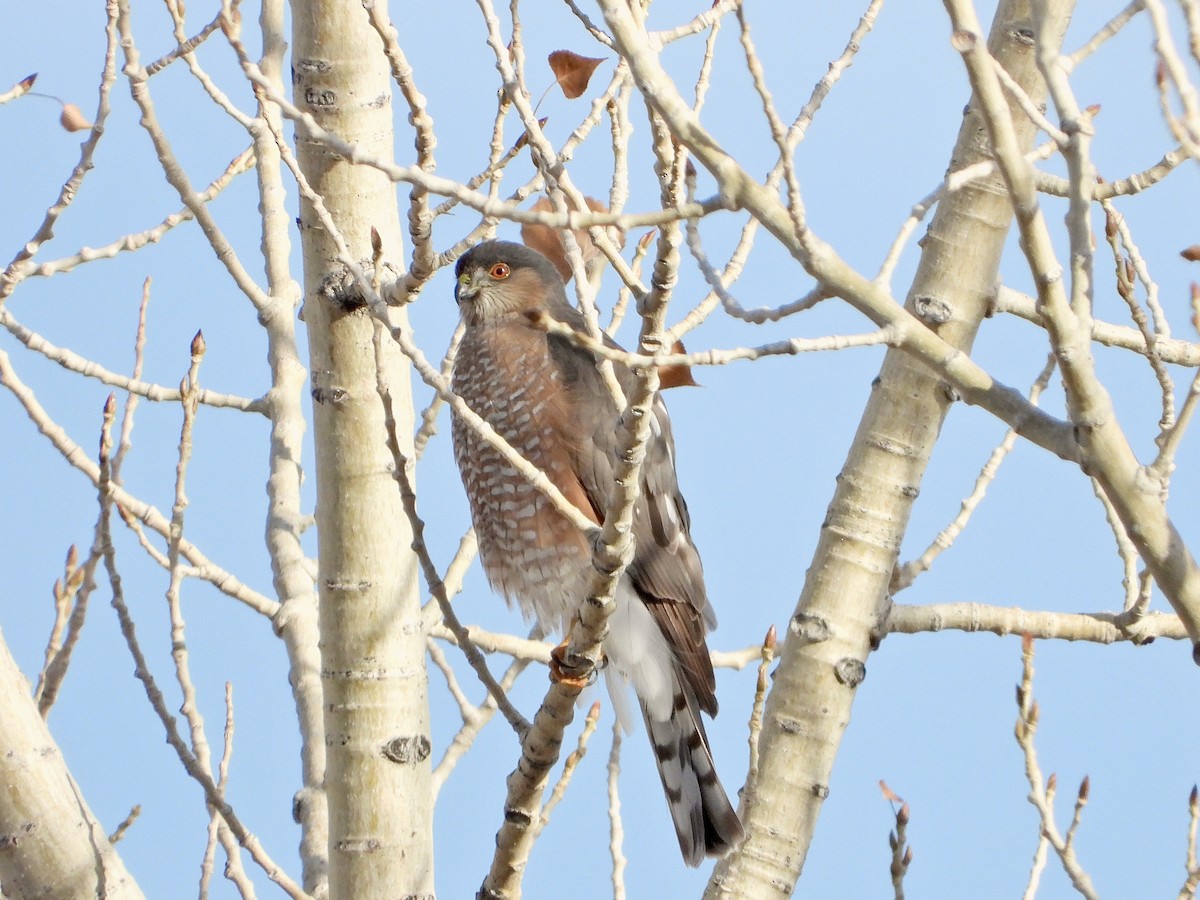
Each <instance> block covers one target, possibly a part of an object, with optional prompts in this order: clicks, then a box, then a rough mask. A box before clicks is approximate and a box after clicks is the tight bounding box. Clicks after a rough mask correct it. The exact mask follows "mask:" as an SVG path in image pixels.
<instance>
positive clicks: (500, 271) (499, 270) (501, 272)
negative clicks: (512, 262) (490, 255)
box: [488, 263, 512, 281]
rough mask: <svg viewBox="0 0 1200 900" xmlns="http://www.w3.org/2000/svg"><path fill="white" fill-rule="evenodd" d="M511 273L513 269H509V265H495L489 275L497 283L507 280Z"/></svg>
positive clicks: (489, 270)
mask: <svg viewBox="0 0 1200 900" xmlns="http://www.w3.org/2000/svg"><path fill="white" fill-rule="evenodd" d="M511 272H512V269H510V268H509V267H508V263H495V264H494V265H493V266H492V267H491V268H490V269H488V274H489V275H491V276H492V277H493V278H495V279H496V280H497V281H501V280H503V279H505V278H507V277H508V276H509V274H510V273H511Z"/></svg>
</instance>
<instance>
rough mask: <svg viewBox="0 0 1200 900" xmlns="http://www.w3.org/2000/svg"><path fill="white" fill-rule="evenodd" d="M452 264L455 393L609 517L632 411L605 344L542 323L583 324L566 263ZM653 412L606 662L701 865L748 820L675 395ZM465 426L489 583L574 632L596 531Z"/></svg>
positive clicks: (499, 247) (522, 257) (474, 513)
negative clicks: (736, 775)
mask: <svg viewBox="0 0 1200 900" xmlns="http://www.w3.org/2000/svg"><path fill="white" fill-rule="evenodd" d="M454 271H455V274H456V275H457V278H458V281H457V285H456V287H455V290H454V296H455V299H456V300H457V301H458V306H459V310H460V312H461V315H462V319H463V322H464V323H465V326H466V327H465V333H464V335H463V339H462V343H461V344H460V345H459V348H458V355H457V358H456V359H455V362H454V372H453V378H452V385H453V389H454V392H455V393H456V394H458V395H459V396H460V397H462V399H463V400H465V401H466V403H467V405H468V406H469V407H471V409H473V410H474V411H475V412H476V413H478V414H479V415H480V416H481V417H482V418H483V419H485V420H486V421H487V422H488V423H489V424H490V425H491V426H492V427H493V428H494V429H495V430H496V431H497V432H498V433H499V434H500V435H502V436H503V437H504V439H505V440H507V441H508V442H509V443H510V444H511V445H512V446H513V447H514V448H516V449H517V450H518V451H520V453H521V454H522V455H523V456H524V457H525V458H526V459H528V460H529V461H530V462H532V463H533V464H534V465H535V466H537V467H538V468H539V469H541V470H542V471H543V472H545V473H546V475H547V476H548V477H549V479H550V480H551V481H552V482H553V483H554V484H555V486H557V487H558V488H559V490H561V491H562V493H563V495H564V496H565V497H566V498H567V499H568V500H569V501H570V502H571V503H572V504H573V505H574V506H576V507H577V508H578V509H579V510H580V511H581V512H583V514H584V515H586V516H587V517H588V518H590V519H592V521H594V522H596V523H597V524H600V523H601V522H602V519H603V516H604V510H605V508H606V507H607V504H608V501H609V497H610V495H611V493H612V491H613V489H614V476H613V471H614V464H615V457H616V452H617V419H618V417H619V415H620V412H621V410H620V409H619V408H618V406H617V403H616V402H615V400H614V398H613V395H612V393H611V391H610V390H609V389H608V386H607V384H606V383H605V381H604V379H603V377H602V374H601V372H600V371H599V369H598V367H597V366H598V358H597V357H596V356H595V355H594V354H593V353H591V352H590V351H588V350H585V349H581V348H580V347H578V346H576V345H575V344H574V343H572V342H571V341H570V340H569V339H567V338H564V337H562V336H560V335H553V334H548V333H547V332H546V330H545V329H544V328H539V327H537V320H538V319H539V317H543V316H545V317H550V318H553V319H556V320H558V321H559V322H563V323H565V324H567V325H569V326H570V327H572V328H574V329H576V330H577V331H580V332H583V331H584V330H585V323H584V319H583V316H582V315H581V314H580V313H579V311H578V310H576V309H575V308H574V307H573V306H571V304H570V303H569V302H568V301H567V296H566V290H565V288H564V286H563V282H562V279H561V278H560V277H559V274H558V272H557V271H556V270H555V268H554V266H553V265H552V264H551V263H550V261H549V260H547V259H546V257H544V256H542V255H541V254H540V253H538V252H536V251H534V250H530V249H529V248H527V247H524V246H522V245H520V244H513V243H508V242H506V241H487V242H485V243H482V244H479V245H477V246H476V247H474V248H472V249H471V250H469V251H468V252H467V253H465V254H464V255H463V256H462V257H461V258H460V259H459V260H458V264H457V265H456V266H455V270H454ZM614 370H615V372H616V375H617V379H618V381H619V382H620V383H621V384H622V386H623V388H624V390H625V391H626V393H627V394H628V392H629V390H630V387H631V386H632V384H633V381H634V377H635V376H634V374H633V372H632V371H630V370H629V369H628V368H626V367H624V366H621V365H619V364H615V365H614ZM651 426H652V427H651V432H652V433H651V438H650V441H649V444H648V446H647V448H646V459H645V462H644V464H643V465H642V469H641V496H640V498H639V499H638V501H637V504H636V506H635V508H634V518H633V534H634V540H635V550H634V556H633V561H632V562H631V563H630V564H629V567H628V568H627V570H626V571H625V573H624V574H623V575H622V577H621V579H620V582H619V584H618V587H617V591H616V608H615V610H614V611H613V614H612V616H611V618H610V619H609V623H608V624H609V634H608V637H607V638H606V639H605V642H604V654H605V657H606V659H607V661H608V666H607V668H606V670H605V671H606V675H608V674H611V672H612V671H613V670H615V671H616V673H617V674H618V675H619V676H621V677H623V678H624V680H626V681H628V682H629V683H630V684H632V686H633V689H634V692H635V693H636V694H637V698H638V702H639V703H640V705H641V708H642V716H643V718H644V720H645V722H646V729H647V731H648V732H649V734H650V741H651V744H652V745H653V747H654V755H655V758H656V760H657V762H658V771H659V775H660V776H661V778H662V784H663V790H664V791H665V792H666V795H667V804H668V806H669V807H670V812H671V818H672V819H673V820H674V823H675V831H676V833H677V834H678V837H679V846H680V849H681V850H682V851H683V858H684V860H686V862H687V863H688V865H691V866H696V865H699V863H700V861H701V860H702V859H703V858H704V856H705V855H710V856H720V855H723V854H724V853H725V852H726V851H727V850H728V849H729V848H730V847H731V846H733V845H734V844H735V843H736V842H738V841H739V840H740V839H741V838H742V836H743V831H742V824H741V822H740V821H739V820H738V816H737V813H736V812H734V809H733V807H732V806H731V805H730V802H729V797H728V796H727V795H726V793H725V790H724V788H722V787H721V783H720V781H719V780H718V779H717V773H716V770H715V768H714V766H713V758H712V751H711V750H710V749H709V745H708V738H707V737H706V736H705V733H704V725H703V723H702V721H701V719H700V713H701V711H703V712H706V713H708V714H709V715H716V712H717V698H716V694H715V687H716V680H715V678H714V676H713V669H712V663H711V662H710V660H709V656H708V647H707V645H706V644H705V634H706V633H707V631H708V630H709V629H710V628H712V627H714V626H715V625H716V617H715V616H714V615H713V611H712V608H711V607H710V606H709V603H708V597H707V594H706V592H705V589H704V573H703V570H702V568H701V565H700V555H699V553H697V551H696V547H695V545H694V544H693V543H692V537H691V534H690V531H689V528H690V520H689V518H688V511H687V505H686V504H685V503H684V500H683V496H682V495H681V494H680V493H679V486H678V485H677V484H676V478H675V444H674V440H673V438H672V436H671V420H670V418H669V417H668V416H667V408H666V406H665V405H664V404H663V402H662V399H661V398H657V397H656V398H655V400H654V406H653V410H652V421H651ZM453 434H454V454H455V457H456V459H457V461H458V467H459V470H460V471H461V473H462V479H463V485H464V486H465V487H466V491H467V497H468V498H469V500H470V505H471V518H472V520H473V521H474V524H475V533H476V536H477V538H478V541H479V555H480V557H481V558H482V561H483V567H484V571H485V572H486V574H487V578H488V582H489V583H490V584H491V585H492V587H493V588H494V589H495V590H497V591H499V592H500V593H501V594H503V595H504V596H505V598H506V599H508V600H509V601H510V602H511V601H512V600H516V601H517V603H518V604H519V605H520V607H521V610H522V611H523V612H524V614H525V615H526V616H527V617H532V618H534V619H536V620H537V622H538V623H539V624H540V625H541V627H542V628H543V630H545V631H546V632H547V633H552V632H556V631H557V632H560V633H565V631H566V630H567V629H568V628H569V627H570V624H571V621H572V618H573V617H574V614H575V611H576V609H577V608H578V606H579V604H580V603H581V602H582V601H583V599H584V595H585V593H586V591H587V586H588V581H589V575H590V572H591V554H592V548H591V544H590V542H589V540H588V537H587V536H586V535H585V534H583V533H582V532H581V531H580V530H579V529H578V528H576V527H575V526H574V525H573V524H572V523H571V522H570V521H569V520H568V519H567V518H566V517H565V516H563V515H562V514H561V513H559V512H558V511H557V510H556V509H555V508H554V506H553V504H551V503H550V501H549V500H548V499H547V498H546V497H545V495H544V494H542V493H541V491H539V490H538V489H537V488H535V487H534V486H533V485H532V484H530V483H529V481H528V480H527V479H525V478H524V477H523V476H522V475H521V474H519V473H518V472H517V471H516V470H515V469H514V468H513V467H512V466H511V465H510V464H509V463H508V462H507V461H506V460H505V459H504V457H503V456H502V455H501V454H500V453H499V452H497V451H496V450H495V449H494V448H493V447H492V446H491V445H490V444H488V443H487V441H485V440H484V439H483V438H482V437H480V436H479V435H478V434H476V433H475V432H474V431H473V430H472V429H471V427H470V426H469V425H467V424H466V423H465V422H464V421H462V419H461V418H460V417H458V416H455V417H454V422H453ZM609 687H610V690H611V691H612V693H613V701H614V706H615V707H617V709H618V713H620V712H621V708H622V697H623V695H624V686H623V685H620V684H617V685H614V683H613V681H612V679H611V678H610V682H609ZM626 718H627V717H626Z"/></svg>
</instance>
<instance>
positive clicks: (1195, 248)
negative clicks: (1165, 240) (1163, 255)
mask: <svg viewBox="0 0 1200 900" xmlns="http://www.w3.org/2000/svg"><path fill="white" fill-rule="evenodd" d="M1179 255H1180V256H1182V257H1183V258H1184V259H1186V260H1187V261H1188V262H1200V244H1192V246H1190V247H1188V248H1187V249H1186V250H1180V251H1179Z"/></svg>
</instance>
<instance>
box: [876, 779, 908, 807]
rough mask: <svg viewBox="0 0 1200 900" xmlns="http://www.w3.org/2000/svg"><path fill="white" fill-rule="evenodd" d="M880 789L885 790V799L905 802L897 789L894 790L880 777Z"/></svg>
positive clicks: (891, 801)
mask: <svg viewBox="0 0 1200 900" xmlns="http://www.w3.org/2000/svg"><path fill="white" fill-rule="evenodd" d="M879 790H881V791H883V799H884V800H886V801H887V802H888V803H903V802H904V801H903V800H901V799H900V795H899V794H897V793H896V792H895V791H893V790H892V789H891V788H890V787H888V785H887V782H886V781H884V780H883V779H882V778H880V779H879Z"/></svg>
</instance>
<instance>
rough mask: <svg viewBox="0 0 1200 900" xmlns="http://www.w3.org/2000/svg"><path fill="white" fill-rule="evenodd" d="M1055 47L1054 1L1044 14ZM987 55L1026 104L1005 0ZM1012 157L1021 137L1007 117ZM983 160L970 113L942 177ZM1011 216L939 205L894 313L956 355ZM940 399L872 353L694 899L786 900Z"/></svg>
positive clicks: (1018, 40)
mask: <svg viewBox="0 0 1200 900" xmlns="http://www.w3.org/2000/svg"><path fill="white" fill-rule="evenodd" d="M1046 5H1047V6H1048V7H1052V8H1053V11H1052V13H1051V14H1050V16H1049V17H1048V20H1049V21H1048V26H1049V29H1050V32H1051V33H1052V34H1053V35H1054V36H1055V38H1056V40H1057V41H1059V42H1061V39H1062V35H1063V33H1064V32H1065V30H1066V25H1067V22H1068V21H1069V18H1070V11H1071V7H1072V4H1071V3H1070V2H1068V0H1061V2H1051V3H1048V4H1046ZM988 46H989V49H990V50H991V53H992V54H993V56H994V57H995V58H996V59H997V60H999V61H1000V63H1001V64H1002V65H1003V66H1004V68H1005V69H1006V70H1007V71H1008V73H1009V74H1010V75H1011V76H1012V77H1013V78H1014V79H1015V80H1016V81H1017V82H1018V83H1019V84H1020V85H1021V86H1022V87H1023V88H1024V89H1025V91H1026V92H1027V93H1028V94H1029V95H1030V96H1031V97H1032V98H1033V99H1034V101H1035V102H1038V103H1040V102H1042V101H1043V100H1044V98H1045V95H1046V89H1045V84H1044V82H1043V79H1042V77H1041V75H1040V74H1039V73H1038V69H1037V61H1036V54H1035V47H1034V39H1033V26H1032V21H1031V13H1030V4H1029V2H1028V0H1006V2H1004V3H1002V4H1001V7H1000V9H999V10H998V11H997V13H996V19H995V21H994V23H993V26H992V33H991V37H990V39H989V42H988ZM1013 108H1014V109H1015V110H1016V112H1015V114H1014V116H1013V118H1014V121H1015V123H1016V126H1017V128H1018V131H1019V133H1020V140H1021V143H1022V147H1023V149H1024V150H1028V149H1029V148H1030V147H1031V146H1032V141H1033V137H1034V134H1035V128H1034V126H1033V125H1032V123H1031V122H1030V121H1029V119H1028V117H1027V116H1026V115H1025V114H1024V113H1023V112H1021V111H1020V110H1019V109H1016V107H1015V105H1014V107H1013ZM988 158H990V153H989V151H988V144H987V129H986V127H985V123H984V119H983V117H982V115H981V113H980V111H979V110H978V109H977V108H976V107H975V106H974V104H972V106H971V108H970V109H969V111H968V113H967V114H966V116H965V118H964V121H963V125H962V129H961V130H960V132H959V137H958V141H957V144H956V146H955V148H954V154H953V157H952V159H951V163H950V168H951V169H959V168H962V167H963V166H966V165H970V164H971V163H974V162H977V161H979V160H983V159H988ZM1011 221H1012V207H1011V203H1010V201H1009V198H1008V195H1007V193H1006V191H1005V189H1004V184H1003V181H1002V180H1001V178H1000V176H999V174H996V175H994V176H993V177H992V178H990V179H988V180H987V181H985V182H976V183H975V184H973V185H972V186H971V187H969V188H966V189H964V190H962V191H959V192H957V193H956V194H953V195H951V196H950V197H947V198H945V199H943V200H942V202H941V203H940V204H939V206H938V210H937V214H936V215H935V217H934V219H933V222H932V223H931V225H930V227H929V233H928V235H927V236H926V238H925V241H924V244H923V250H922V254H921V259H920V265H919V267H918V270H917V275H916V277H915V280H914V282H913V285H912V288H911V290H910V292H909V295H908V298H907V301H906V307H907V308H908V309H909V310H910V311H912V312H913V313H914V314H915V315H917V316H918V317H919V318H921V319H922V320H923V321H925V322H926V323H927V324H928V325H929V327H930V328H932V329H933V330H934V331H936V332H937V334H938V335H940V336H941V337H942V338H943V339H944V340H946V341H947V342H948V343H950V344H952V345H954V346H955V347H957V348H959V349H961V350H963V351H966V352H969V351H970V348H971V345H972V343H973V342H974V339H975V334H976V331H977V330H978V327H979V323H980V322H981V320H982V319H983V318H984V316H985V315H986V313H987V307H988V303H989V299H990V297H991V296H992V295H993V293H994V291H995V285H996V278H997V273H998V268H999V261H1000V255H1001V252H1002V250H1003V248H1004V243H1005V239H1006V237H1007V234H1008V230H1009V227H1010V224H1011ZM952 397H953V392H952V391H951V390H949V387H948V385H946V384H945V382H944V381H943V379H942V378H941V377H940V376H938V375H937V374H935V373H934V372H932V371H931V370H930V369H929V368H927V367H926V366H925V365H923V364H922V363H920V362H918V361H917V360H916V359H914V358H913V357H912V356H911V355H909V354H907V353H905V352H903V351H901V350H898V349H893V350H891V351H889V352H888V354H887V356H886V357H885V360H884V363H883V368H882V371H881V372H880V375H879V378H878V380H877V381H876V383H875V388H874V391H873V393H872V395H871V398H870V400H869V402H868V404H867V408H866V411H865V413H864V415H863V419H862V421H861V423H860V425H859V429H858V433H857V435H856V436H855V439H854V443H853V445H852V447H851V449H850V452H849V455H848V457H847V460H846V463H845V465H844V467H843V469H842V472H841V476H840V478H839V479H838V483H837V488H836V491H835V493H834V496H833V500H832V502H831V503H830V506H829V511H828V513H827V514H826V517H825V521H824V523H823V525H822V529H821V536H820V541H819V543H818V546H817V550H816V555H815V558H814V560H813V563H812V566H811V568H810V569H809V571H808V577H807V579H806V581H805V584H804V589H803V592H802V593H801V596H800V600H799V602H798V604H797V607H796V610H795V612H794V614H793V617H792V619H791V620H790V623H789V629H788V634H787V638H786V640H785V642H784V644H783V648H782V653H781V660H780V663H779V666H778V668H777V669H776V672H775V678H774V684H773V687H772V690H771V693H770V696H769V698H768V700H767V706H766V711H765V719H764V726H763V731H762V735H761V738H760V749H761V758H760V769H759V777H758V782H757V785H756V786H755V787H754V789H753V790H752V791H751V796H750V797H748V798H747V804H746V806H747V808H746V826H747V832H748V833H749V839H748V841H747V842H746V843H745V844H744V845H743V846H742V847H741V848H740V850H739V851H738V852H736V853H735V854H733V855H731V856H730V857H728V858H727V859H725V860H723V861H722V863H721V864H719V865H718V867H717V869H716V870H715V871H714V873H713V878H712V880H711V882H710V885H709V890H708V892H707V893H706V896H708V897H753V898H766V897H790V896H791V895H792V892H793V890H794V889H795V884H796V881H797V879H798V878H799V877H800V872H801V870H802V868H803V866H804V860H805V856H806V854H807V852H808V847H809V844H810V842H811V840H812V836H813V832H814V829H815V827H816V822H817V817H818V814H819V813H820V810H821V805H822V803H823V802H824V800H825V797H826V796H827V795H828V793H829V788H828V785H829V780H830V773H831V771H832V769H833V764H834V760H835V758H836V756H837V752H838V748H839V745H840V743H841V738H842V734H843V732H844V731H845V729H846V726H847V724H848V723H849V719H850V707H851V704H852V703H853V701H854V696H855V693H856V689H857V687H858V685H859V684H860V683H861V682H862V680H863V678H864V676H865V674H866V668H865V666H866V659H867V656H868V655H869V654H870V652H871V649H872V643H871V642H872V632H873V630H874V628H875V626H876V624H877V623H878V622H879V619H880V616H881V615H882V614H883V613H884V612H885V611H886V608H887V606H888V603H889V583H890V580H891V577H892V571H893V568H894V566H895V564H896V561H897V557H898V553H899V549H900V544H901V540H902V539H903V537H904V533H905V529H906V528H907V525H908V520H909V514H910V512H911V509H912V504H913V502H914V500H915V499H916V496H917V494H918V492H919V490H920V485H921V477H922V475H923V474H924V471H925V467H926V465H927V463H928V461H929V457H930V454H931V453H932V451H933V447H934V444H935V442H936V440H937V436H938V432H939V431H940V429H941V426H942V421H943V418H944V416H945V414H946V410H947V409H948V408H949V405H950V402H951V399H952Z"/></svg>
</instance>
